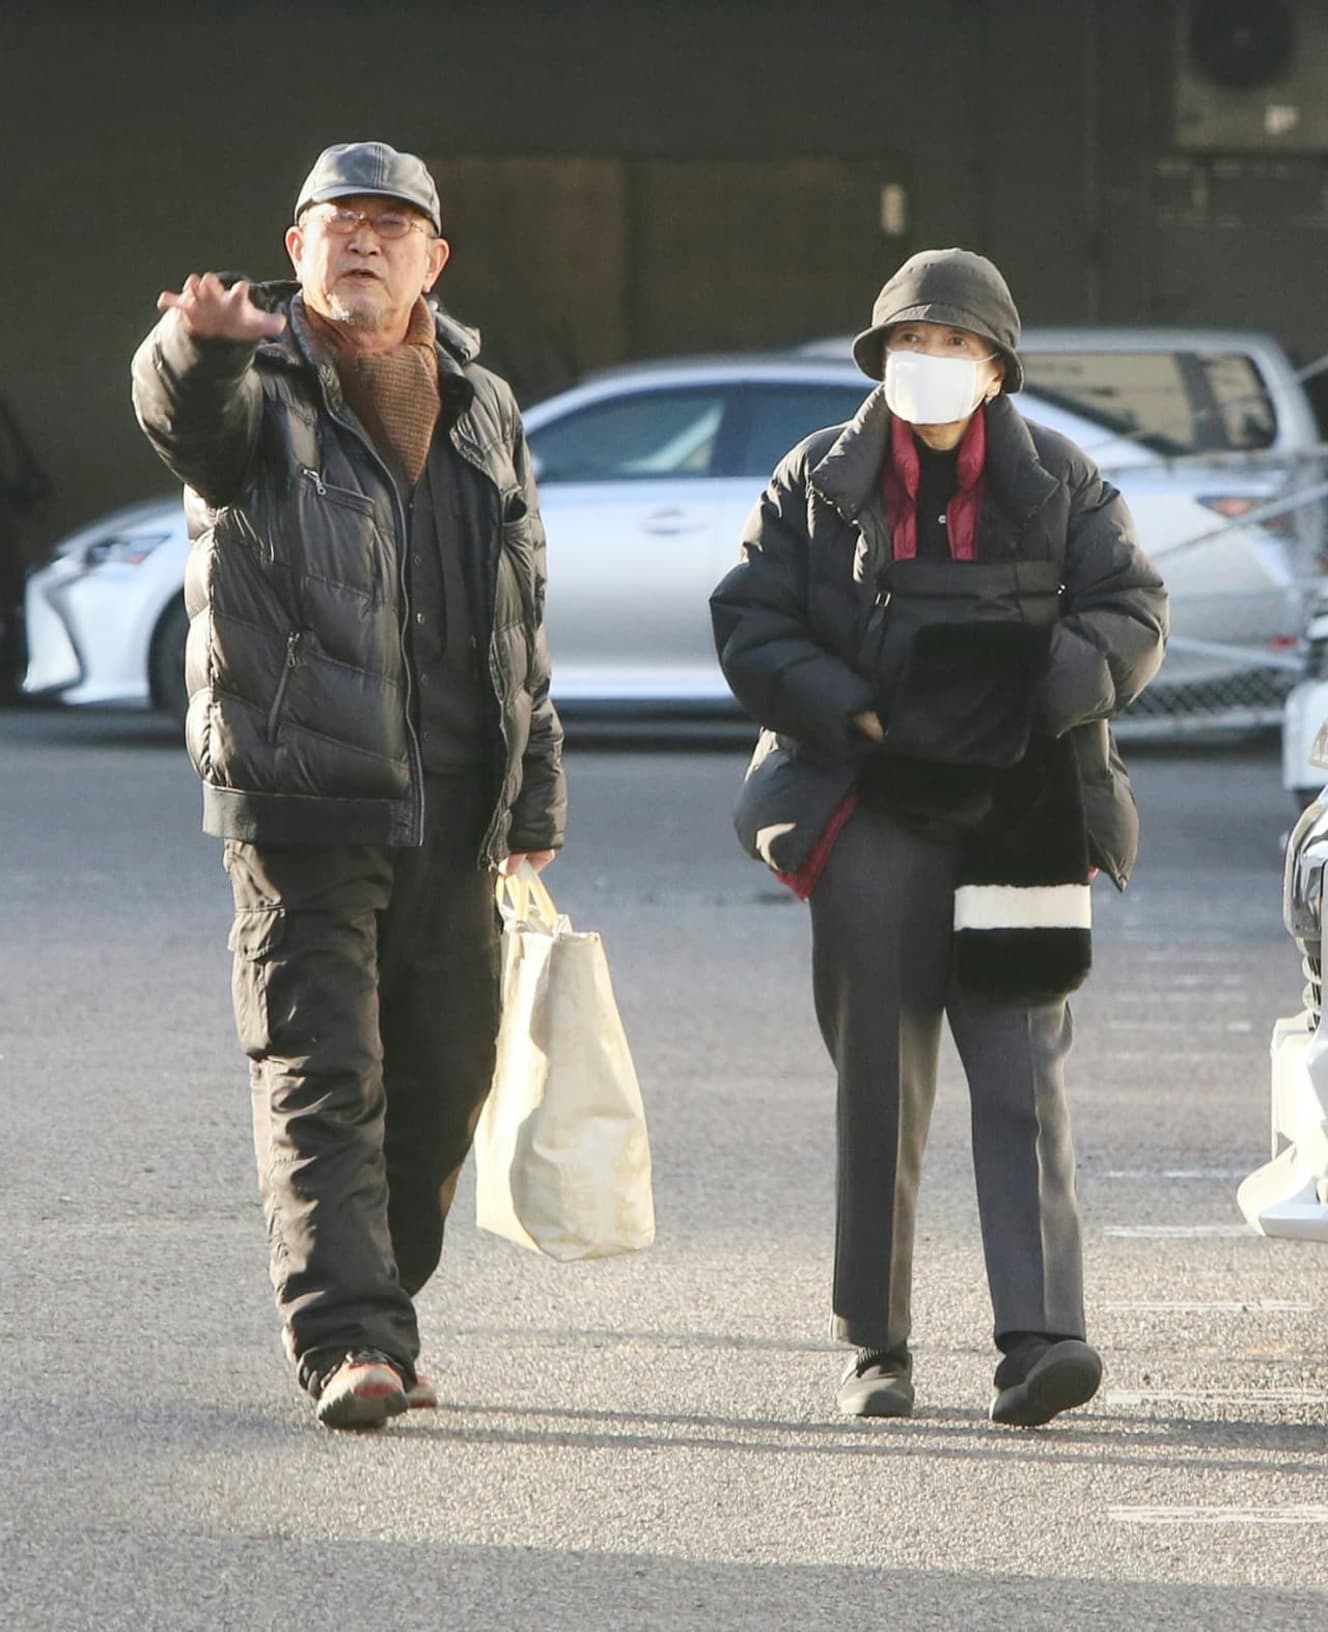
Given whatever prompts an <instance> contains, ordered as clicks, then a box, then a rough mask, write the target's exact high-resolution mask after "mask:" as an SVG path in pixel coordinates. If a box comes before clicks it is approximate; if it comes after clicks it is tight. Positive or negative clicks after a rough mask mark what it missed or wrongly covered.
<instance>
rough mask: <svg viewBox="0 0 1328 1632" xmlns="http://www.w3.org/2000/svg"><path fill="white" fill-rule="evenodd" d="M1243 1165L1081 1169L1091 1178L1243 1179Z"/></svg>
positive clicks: (1087, 1177)
mask: <svg viewBox="0 0 1328 1632" xmlns="http://www.w3.org/2000/svg"><path fill="white" fill-rule="evenodd" d="M1249 1170H1250V1169H1249V1165H1248V1164H1246V1166H1244V1167H1164V1168H1162V1169H1161V1170H1160V1171H1159V1170H1158V1169H1157V1168H1155V1167H1109V1168H1107V1170H1106V1172H1104V1173H1093V1172H1092V1171H1091V1170H1086V1169H1081V1170H1080V1171H1081V1172H1082V1173H1083V1176H1084V1178H1086V1179H1092V1178H1098V1179H1213V1180H1217V1179H1222V1180H1227V1179H1243V1178H1244V1177H1245V1175H1246V1174H1247V1173H1248V1172H1249Z"/></svg>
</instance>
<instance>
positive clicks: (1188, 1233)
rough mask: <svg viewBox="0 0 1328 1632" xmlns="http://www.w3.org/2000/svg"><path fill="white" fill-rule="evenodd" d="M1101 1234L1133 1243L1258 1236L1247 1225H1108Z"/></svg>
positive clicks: (1254, 1230) (1255, 1231) (1256, 1231)
mask: <svg viewBox="0 0 1328 1632" xmlns="http://www.w3.org/2000/svg"><path fill="white" fill-rule="evenodd" d="M1102 1233H1103V1235H1115V1236H1122V1237H1128V1238H1129V1239H1131V1240H1135V1241H1177V1240H1182V1239H1186V1238H1191V1237H1192V1238H1198V1237H1199V1236H1215V1235H1220V1236H1241V1235H1248V1236H1252V1237H1257V1236H1258V1234H1259V1232H1258V1230H1256V1229H1254V1228H1253V1227H1252V1226H1251V1225H1249V1224H1108V1225H1107V1226H1106V1228H1105V1229H1104V1230H1103V1231H1102Z"/></svg>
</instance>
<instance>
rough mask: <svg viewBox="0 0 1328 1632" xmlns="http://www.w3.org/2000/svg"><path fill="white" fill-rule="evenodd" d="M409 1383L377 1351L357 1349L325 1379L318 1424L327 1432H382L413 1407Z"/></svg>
mask: <svg viewBox="0 0 1328 1632" xmlns="http://www.w3.org/2000/svg"><path fill="white" fill-rule="evenodd" d="M409 1404H410V1401H409V1399H408V1398H407V1395H406V1382H405V1379H404V1378H403V1377H402V1375H401V1373H400V1372H399V1371H398V1370H397V1368H396V1367H395V1365H393V1363H392V1361H391V1360H389V1359H388V1357H387V1356H386V1355H385V1354H380V1353H379V1352H378V1350H377V1349H355V1350H353V1351H352V1352H351V1353H350V1354H348V1355H346V1357H345V1358H344V1359H343V1360H342V1361H341V1363H340V1364H339V1365H338V1366H337V1367H336V1368H335V1369H334V1370H333V1371H332V1372H331V1373H330V1374H329V1375H328V1376H327V1377H326V1378H325V1379H324V1381H323V1386H322V1387H321V1388H320V1389H319V1391H318V1407H317V1409H318V1420H319V1422H321V1423H322V1425H323V1426H324V1428H352V1429H360V1428H381V1427H382V1426H383V1424H384V1423H385V1422H386V1421H387V1420H388V1418H389V1417H399V1416H400V1415H401V1413H402V1412H403V1411H405V1410H406V1409H407V1408H408V1407H409Z"/></svg>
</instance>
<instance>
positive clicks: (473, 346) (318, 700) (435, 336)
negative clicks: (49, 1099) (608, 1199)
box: [133, 142, 566, 1428]
mask: <svg viewBox="0 0 1328 1632" xmlns="http://www.w3.org/2000/svg"><path fill="white" fill-rule="evenodd" d="M294 223H295V224H294V225H293V226H292V227H290V228H289V230H288V231H287V233H286V248H287V251H288V253H289V255H290V258H291V261H292V263H293V265H294V268H295V273H296V277H297V280H298V281H297V282H293V283H273V284H267V285H258V286H251V285H249V284H248V283H246V282H244V281H238V282H234V281H231V280H229V279H227V278H225V277H218V276H216V275H215V274H212V273H205V274H203V275H202V276H191V277H189V278H187V279H186V280H185V283H184V287H183V289H182V290H181V291H180V292H179V293H171V292H167V293H163V294H162V295H161V297H160V299H159V300H158V302H157V305H158V308H159V310H161V311H162V312H163V313H164V314H165V315H164V316H163V317H162V319H161V321H160V322H159V323H158V324H157V326H156V328H155V329H154V330H153V331H152V333H151V334H150V335H149V336H148V338H147V339H146V340H145V341H144V343H143V345H142V346H141V347H140V348H139V351H138V353H137V355H136V357H135V359H134V368H133V380H134V403H135V407H136V409H137V413H138V417H139V422H140V424H141V425H142V427H143V429H144V431H145V433H146V434H147V436H148V439H149V440H150V441H151V443H152V445H153V446H154V447H155V448H156V450H157V452H158V453H159V454H160V455H161V457H162V458H163V459H164V460H165V462H166V464H167V465H168V466H169V467H170V469H171V470H172V471H173V472H174V473H175V475H176V476H178V477H179V478H180V479H181V480H182V481H183V482H184V483H185V485H186V494H185V503H186V508H187V510H188V513H189V518H190V529H191V533H192V535H193V538H194V548H193V554H192V558H191V561H190V566H189V572H188V578H187V583H186V589H185V595H186V600H187V603H188V608H189V613H190V618H191V624H190V631H189V643H188V648H187V658H186V679H187V683H188V689H189V694H190V701H189V714H188V721H187V727H186V733H187V738H188V746H189V751H190V755H191V757H192V759H193V761H194V764H195V767H196V768H197V770H198V772H199V775H200V777H201V778H202V781H203V811H204V820H203V825H204V829H205V831H207V832H208V833H211V834H213V835H215V836H216V837H218V838H220V839H223V840H225V866H226V869H227V872H228V873H229V875H230V881H231V886H232V890H233V893H234V898H235V921H234V927H233V929H232V932H231V939H230V946H231V949H232V951H233V953H234V978H233V997H234V1005H235V1017H236V1025H237V1028H238V1031H239V1034H240V1039H241V1042H242V1045H243V1047H244V1049H245V1051H246V1052H247V1054H248V1056H249V1059H250V1062H251V1077H252V1087H253V1108H254V1142H255V1150H256V1154H257V1158H258V1173H259V1182H260V1185H261V1187H262V1192H263V1200H264V1206H265V1210H266V1214H267V1222H268V1234H269V1239H270V1246H271V1273H272V1280H273V1284H274V1286H275V1288H276V1295H277V1304H278V1308H279V1310H280V1312H281V1316H282V1320H283V1323H284V1328H285V1341H286V1347H287V1351H288V1353H289V1355H290V1358H291V1360H292V1361H293V1362H294V1364H295V1366H296V1367H297V1371H298V1376H299V1380H300V1382H301V1384H302V1385H303V1386H304V1388H305V1389H307V1391H308V1392H309V1394H310V1395H311V1396H312V1397H313V1399H314V1400H315V1401H316V1402H317V1414H318V1419H319V1421H320V1422H322V1423H324V1424H326V1425H327V1426H328V1427H332V1428H368V1427H377V1426H378V1425H380V1424H382V1423H383V1422H385V1421H386V1420H387V1419H388V1418H389V1417H391V1416H395V1415H396V1414H398V1413H400V1412H402V1411H404V1410H406V1409H407V1408H408V1407H411V1406H416V1405H432V1404H434V1403H436V1401H435V1397H434V1395H433V1392H432V1389H431V1388H430V1386H429V1384H428V1382H427V1380H426V1379H424V1378H423V1376H422V1375H421V1373H420V1372H419V1371H418V1370H417V1367H416V1360H417V1356H418V1352H419V1334H418V1328H417V1324H416V1315H415V1308H414V1305H413V1303H412V1299H413V1297H414V1295H415V1294H416V1293H417V1292H418V1291H419V1290H420V1288H421V1287H422V1286H423V1285H424V1284H425V1282H426V1281H427V1280H428V1278H429V1276H430V1275H431V1274H432V1273H433V1271H434V1269H435V1268H436V1266H437V1263H438V1258H439V1254H440V1252H441V1248H442V1239H443V1226H444V1220H445V1218H446V1215H447V1211H448V1207H449V1205H450V1203H451V1200H452V1197H453V1193H454V1191H455V1187H456V1180H457V1175H458V1172H459V1171H460V1168H461V1165H462V1163H463V1161H464V1160H465V1156H466V1153H467V1151H468V1149H469V1148H470V1143H471V1138H472V1134H473V1131H474V1127H475V1123H476V1119H477V1117H478V1115H479V1111H480V1107H481V1105H482V1103H483V1101H484V1098H485V1095H486V1093H487V1091H488V1087H489V1081H490V1078H491V1075H492V1070H493V1058H494V1041H495V1036H496V1032H497V1025H498V951H499V940H498V931H497V916H496V912H495V906H494V897H493V871H494V869H500V870H504V871H506V870H510V869H511V868H512V867H513V866H514V865H516V864H517V863H518V862H519V861H521V860H523V859H526V860H529V861H530V862H531V863H532V864H533V865H534V866H535V867H537V868H538V867H541V866H543V865H544V864H545V863H547V862H548V861H549V860H551V859H552V857H553V854H554V852H555V851H556V850H557V848H558V847H559V846H560V845H561V844H562V841H563V827H564V818H565V808H566V794H565V788H564V783H563V773H562V768H561V762H560V759H561V743H562V733H561V729H560V726H559V723H558V718H557V715H556V714H555V712H554V709H553V705H552V703H551V702H550V699H549V668H548V657H547V652H546V648H545V642H544V632H543V608H544V534H543V531H542V529H541V526H540V520H539V513H538V509H537V505H536V496H535V484H534V480H533V478H532V474H531V469H530V461H529V458H528V455H527V451H526V444H525V440H524V435H523V432H522V427H521V420H520V416H519V414H518V412H517V408H516V404H515V402H514V400H513V397H512V393H511V390H510V388H509V387H508V386H507V385H506V384H505V383H504V382H503V381H502V380H500V379H498V378H496V377H495V376H494V375H492V374H490V373H488V372H487V371H486V370H485V369H483V368H480V367H479V366H478V365H477V364H476V362H475V357H476V353H477V351H478V337H477V336H476V335H475V333H474V332H473V331H471V330H468V329H465V328H463V327H461V326H460V325H459V324H457V323H455V322H453V321H452V320H451V319H450V318H448V317H446V316H444V315H443V314H442V313H441V312H439V311H438V310H437V309H436V308H435V307H434V306H432V305H431V304H430V303H429V302H428V301H427V300H426V298H425V297H426V295H427V293H428V291H429V290H430V289H432V288H433V285H434V283H435V281H436V280H437V278H438V276H439V274H440V273H441V272H442V270H443V267H444V266H445V265H446V263H447V258H448V245H447V243H446V241H445V240H444V239H443V238H442V236H441V231H442V219H441V213H440V209H439V202H438V194H437V190H436V188H435V185H434V182H433V178H432V177H431V176H430V174H429V172H428V170H427V169H426V167H425V166H424V164H423V163H422V162H421V161H420V160H419V159H418V158H415V157H413V156H412V155H410V154H407V153H398V152H396V151H395V150H394V149H393V148H391V147H388V146H386V145H385V144H383V143H381V142H352V143H348V144H344V145H340V146H337V147H331V148H328V149H327V150H326V151H325V152H324V153H323V154H322V155H321V156H320V157H319V159H318V162H317V163H316V164H315V165H314V167H313V170H312V171H311V173H310V175H309V177H308V179H307V180H306V182H305V183H304V186H303V187H302V188H301V189H300V192H299V196H298V199H297V201H296V206H295V215H294Z"/></svg>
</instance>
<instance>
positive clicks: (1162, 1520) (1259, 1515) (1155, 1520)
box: [1107, 1506, 1328, 1524]
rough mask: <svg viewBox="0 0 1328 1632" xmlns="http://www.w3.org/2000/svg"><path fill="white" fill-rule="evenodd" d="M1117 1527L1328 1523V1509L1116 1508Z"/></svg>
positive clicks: (1112, 1510)
mask: <svg viewBox="0 0 1328 1632" xmlns="http://www.w3.org/2000/svg"><path fill="white" fill-rule="evenodd" d="M1107 1516H1108V1517H1109V1518H1110V1519H1112V1520H1114V1521H1115V1523H1117V1524H1328V1507H1314V1506H1306V1507H1112V1508H1108V1509H1107Z"/></svg>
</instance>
